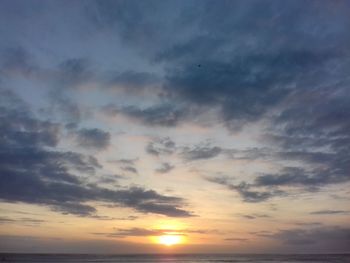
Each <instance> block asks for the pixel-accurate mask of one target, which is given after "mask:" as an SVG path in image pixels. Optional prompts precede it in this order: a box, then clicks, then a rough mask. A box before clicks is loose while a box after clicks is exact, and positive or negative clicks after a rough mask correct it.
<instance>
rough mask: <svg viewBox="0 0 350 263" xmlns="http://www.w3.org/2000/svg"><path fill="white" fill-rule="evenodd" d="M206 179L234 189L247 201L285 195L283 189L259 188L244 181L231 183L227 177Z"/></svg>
mask: <svg viewBox="0 0 350 263" xmlns="http://www.w3.org/2000/svg"><path fill="white" fill-rule="evenodd" d="M206 180H208V181H209V182H213V183H216V184H220V185H223V186H225V187H226V188H227V189H229V190H234V191H236V192H237V193H238V194H239V195H240V196H241V198H242V200H243V201H245V202H248V203H258V202H264V201H267V200H269V199H270V198H273V197H279V196H284V195H286V193H285V192H284V191H282V190H279V189H265V188H264V189H259V187H256V186H255V185H253V184H249V183H246V182H241V183H239V184H233V183H232V182H231V179H230V178H227V177H215V178H209V177H207V178H206Z"/></svg>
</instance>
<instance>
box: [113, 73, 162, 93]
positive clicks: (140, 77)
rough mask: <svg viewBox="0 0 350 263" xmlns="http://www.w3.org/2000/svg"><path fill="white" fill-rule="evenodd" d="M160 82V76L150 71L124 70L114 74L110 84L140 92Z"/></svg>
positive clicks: (129, 90)
mask: <svg viewBox="0 0 350 263" xmlns="http://www.w3.org/2000/svg"><path fill="white" fill-rule="evenodd" d="M158 83H159V78H158V77H157V76H156V75H155V74H153V73H148V72H136V71H124V72H119V73H116V74H114V75H113V76H112V77H111V79H110V80H109V81H108V84H109V85H111V86H112V87H116V86H117V88H118V89H124V90H125V91H128V92H132V91H134V92H140V90H142V89H146V88H149V86H152V87H154V86H155V85H157V84H158Z"/></svg>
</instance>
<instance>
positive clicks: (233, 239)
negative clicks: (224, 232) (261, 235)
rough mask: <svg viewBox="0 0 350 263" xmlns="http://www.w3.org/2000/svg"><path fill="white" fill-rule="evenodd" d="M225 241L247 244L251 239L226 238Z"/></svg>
mask: <svg viewBox="0 0 350 263" xmlns="http://www.w3.org/2000/svg"><path fill="white" fill-rule="evenodd" d="M224 240H225V241H236V242H247V241H249V239H247V238H225V239H224Z"/></svg>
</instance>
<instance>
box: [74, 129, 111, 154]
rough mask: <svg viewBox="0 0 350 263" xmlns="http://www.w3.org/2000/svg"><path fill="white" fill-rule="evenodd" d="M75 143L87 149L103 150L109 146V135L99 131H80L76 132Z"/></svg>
mask: <svg viewBox="0 0 350 263" xmlns="http://www.w3.org/2000/svg"><path fill="white" fill-rule="evenodd" d="M76 136H77V143H78V144H79V145H80V146H81V147H84V148H87V149H97V150H101V149H105V148H106V147H108V146H109V144H110V139H111V135H110V133H109V132H105V131H103V130H101V129H97V128H94V129H80V130H78V131H76Z"/></svg>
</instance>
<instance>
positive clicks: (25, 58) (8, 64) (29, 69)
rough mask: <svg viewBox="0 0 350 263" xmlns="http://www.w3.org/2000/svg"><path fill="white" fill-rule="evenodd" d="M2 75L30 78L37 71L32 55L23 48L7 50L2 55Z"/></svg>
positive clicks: (0, 69) (0, 67) (0, 71)
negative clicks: (17, 75)
mask: <svg viewBox="0 0 350 263" xmlns="http://www.w3.org/2000/svg"><path fill="white" fill-rule="evenodd" d="M0 55H1V58H2V59H1V60H2V62H1V63H0V73H1V74H4V75H16V74H19V75H23V76H27V77H30V76H32V74H33V73H34V72H36V70H37V65H36V63H35V61H34V59H33V57H32V55H31V54H30V53H29V52H28V51H27V50H26V49H25V48H23V47H21V46H18V47H12V48H5V49H4V50H2V52H1V53H0Z"/></svg>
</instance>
